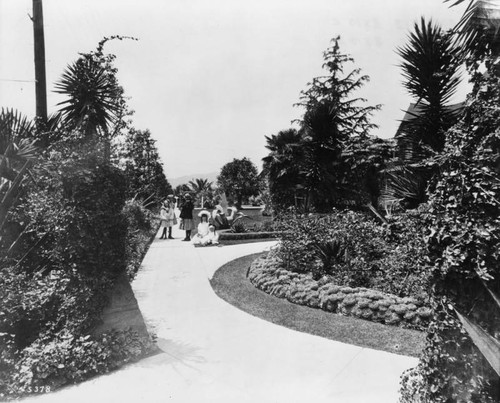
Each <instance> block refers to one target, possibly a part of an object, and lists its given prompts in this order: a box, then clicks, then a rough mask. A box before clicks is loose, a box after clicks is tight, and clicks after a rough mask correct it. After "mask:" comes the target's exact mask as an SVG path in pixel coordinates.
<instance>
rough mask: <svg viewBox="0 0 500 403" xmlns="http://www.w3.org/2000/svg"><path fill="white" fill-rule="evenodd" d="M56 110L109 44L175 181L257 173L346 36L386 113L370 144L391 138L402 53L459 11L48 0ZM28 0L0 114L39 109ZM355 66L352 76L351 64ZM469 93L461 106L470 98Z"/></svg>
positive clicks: (300, 1)
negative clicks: (75, 64)
mask: <svg viewBox="0 0 500 403" xmlns="http://www.w3.org/2000/svg"><path fill="white" fill-rule="evenodd" d="M43 5H44V19H45V47H46V62H47V86H48V94H49V98H48V102H49V111H55V110H56V106H55V105H56V103H57V102H58V101H60V99H59V98H58V96H56V95H55V94H54V93H53V92H52V90H53V88H54V87H53V84H54V83H55V82H56V81H57V80H58V78H59V77H60V75H61V73H62V72H63V70H64V68H65V67H66V65H67V64H68V63H70V62H72V61H74V60H75V59H76V58H77V57H78V52H88V51H90V50H93V49H94V48H95V47H96V46H97V43H98V42H99V41H100V40H101V39H102V38H103V37H104V36H110V35H128V36H134V37H137V38H138V39H139V41H137V42H135V41H113V42H111V43H108V44H107V45H106V47H105V50H107V51H109V52H111V53H114V54H116V56H117V60H116V65H117V67H118V68H119V73H118V77H119V80H120V83H121V84H122V86H123V87H124V89H125V93H126V95H127V97H130V100H129V105H130V107H131V108H132V109H133V110H135V115H134V117H133V120H134V126H135V127H136V128H138V129H150V131H151V132H152V134H153V137H154V138H155V139H156V140H157V146H158V149H159V151H160V155H161V158H162V161H163V163H164V166H165V172H166V175H167V177H169V178H174V177H177V176H182V175H191V174H196V173H202V172H207V173H208V172H213V171H218V170H220V168H221V167H222V165H224V164H225V163H226V162H229V161H231V160H232V159H233V158H242V157H245V156H246V157H249V158H250V159H251V160H252V161H253V162H254V163H255V164H256V165H257V166H258V167H259V168H260V166H261V162H260V160H261V158H262V157H264V156H265V155H266V149H265V147H264V146H265V138H264V136H265V135H271V134H276V133H277V132H278V131H279V130H282V129H287V128H289V127H291V121H292V120H294V119H297V118H299V117H300V116H301V110H300V109H299V108H297V107H293V104H294V103H296V102H297V101H298V100H299V94H300V91H301V90H303V89H305V88H306V84H307V82H309V81H310V80H311V79H312V78H313V77H315V76H318V75H320V74H321V64H322V52H323V51H324V50H325V49H326V48H327V47H328V46H329V44H330V40H331V38H333V37H334V36H336V35H341V38H342V39H341V50H342V51H344V52H346V53H349V54H351V55H352V56H353V57H354V59H355V61H356V65H355V67H360V68H361V69H362V71H363V73H364V74H368V75H369V76H370V77H371V81H370V82H369V83H368V84H367V85H366V86H365V88H363V89H362V90H361V91H360V92H359V95H361V96H364V97H366V98H367V99H368V101H369V103H370V104H372V105H374V104H382V105H383V108H382V110H381V111H380V112H378V113H377V114H376V115H375V117H374V122H375V123H377V124H378V125H379V126H380V128H379V129H378V130H374V131H373V132H372V134H374V135H377V136H380V137H393V135H394V133H395V131H396V128H397V126H398V119H401V117H402V114H403V113H402V112H401V109H404V108H406V106H407V105H408V104H409V102H410V101H411V98H410V97H409V95H408V94H407V93H406V92H405V90H404V88H403V86H402V84H401V80H402V78H401V70H400V69H399V67H398V63H399V59H398V56H397V54H396V53H395V49H396V47H397V46H402V45H404V44H405V42H406V36H407V34H408V33H409V31H410V30H412V26H413V23H414V22H415V21H417V20H419V19H420V16H422V15H423V16H426V17H432V18H433V20H434V21H435V22H438V23H439V24H440V25H441V26H443V27H444V28H449V27H452V26H453V25H454V24H455V23H456V22H457V21H458V19H459V18H460V15H461V13H462V11H463V8H457V9H449V8H448V6H447V5H444V4H443V2H442V1H441V0H349V1H347V0H253V1H248V0H141V1H139V0H136V1H131V0H81V1H75V0H72V1H69V0H43ZM28 14H31V0H0V61H1V62H0V106H6V107H14V108H17V109H19V110H20V111H22V112H24V113H25V114H27V115H28V116H30V117H32V116H33V115H34V111H35V95H34V94H35V89H34V88H35V86H34V65H33V32H32V25H31V21H30V19H29V17H28ZM352 67H354V66H352ZM464 94H465V89H464V90H462V91H460V92H459V94H457V97H456V98H455V100H457V101H459V100H461V98H463V96H464Z"/></svg>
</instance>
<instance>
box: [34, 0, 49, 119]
mask: <svg viewBox="0 0 500 403" xmlns="http://www.w3.org/2000/svg"><path fill="white" fill-rule="evenodd" d="M33 36H34V44H35V81H36V84H35V97H36V117H37V120H38V121H39V122H38V123H39V124H41V125H42V126H43V124H45V123H46V122H47V81H46V76H45V37H44V31H43V7H42V0H33Z"/></svg>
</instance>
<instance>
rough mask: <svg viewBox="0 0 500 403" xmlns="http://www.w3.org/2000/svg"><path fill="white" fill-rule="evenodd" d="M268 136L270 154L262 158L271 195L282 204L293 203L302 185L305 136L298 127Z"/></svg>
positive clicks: (264, 173)
mask: <svg viewBox="0 0 500 403" xmlns="http://www.w3.org/2000/svg"><path fill="white" fill-rule="evenodd" d="M265 138H266V142H267V144H266V148H267V149H268V150H269V154H268V155H267V156H266V157H264V158H262V161H263V171H262V175H263V176H265V177H266V178H267V180H268V183H269V189H270V192H271V197H272V199H273V201H274V202H278V201H279V204H281V205H292V204H293V203H294V200H293V199H292V198H295V196H296V195H295V193H296V189H297V186H300V185H302V182H303V181H302V178H301V165H302V162H303V158H304V138H303V136H302V133H301V132H299V131H297V130H296V129H288V130H282V131H280V132H279V133H278V134H276V135H275V134H273V135H271V136H270V137H269V136H265Z"/></svg>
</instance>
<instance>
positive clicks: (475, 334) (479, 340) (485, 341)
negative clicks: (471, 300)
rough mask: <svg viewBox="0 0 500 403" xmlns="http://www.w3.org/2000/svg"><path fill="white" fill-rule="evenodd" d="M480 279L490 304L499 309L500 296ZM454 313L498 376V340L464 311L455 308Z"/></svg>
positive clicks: (499, 368) (499, 371)
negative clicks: (488, 295)
mask: <svg viewBox="0 0 500 403" xmlns="http://www.w3.org/2000/svg"><path fill="white" fill-rule="evenodd" d="M481 281H482V283H483V285H484V286H485V288H486V290H487V291H488V293H489V294H490V296H491V299H492V301H493V304H492V305H493V306H494V307H495V308H496V309H497V310H500V298H498V296H497V295H495V293H494V292H493V291H492V290H491V289H490V288H489V287H488V285H487V284H486V283H485V282H484V281H483V280H481ZM455 313H456V314H457V317H458V319H459V320H460V322H461V323H462V326H463V328H464V329H465V331H466V332H467V333H468V335H469V337H470V338H471V339H472V341H473V342H474V344H475V345H476V347H477V348H478V349H479V351H480V352H481V354H482V355H483V356H484V358H486V360H487V361H488V362H489V363H490V365H491V367H492V368H493V369H494V370H495V372H496V373H497V375H498V376H499V377H500V342H499V341H498V340H497V339H496V338H494V337H493V336H492V335H490V334H489V333H488V332H486V331H485V330H484V329H482V328H481V327H480V326H479V325H478V324H476V323H475V322H474V320H473V319H471V318H468V317H467V315H466V314H465V313H461V312H459V311H458V310H457V309H456V308H455Z"/></svg>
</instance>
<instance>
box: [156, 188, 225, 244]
mask: <svg viewBox="0 0 500 403" xmlns="http://www.w3.org/2000/svg"><path fill="white" fill-rule="evenodd" d="M193 210H194V204H193V201H192V199H191V195H190V194H189V193H187V194H186V195H184V201H183V203H182V204H181V206H180V216H179V218H180V220H181V222H180V225H179V228H180V229H181V230H184V231H186V237H185V238H184V239H183V241H191V242H192V243H193V245H200V246H207V245H218V244H219V234H218V233H217V231H216V226H215V225H214V222H215V220H216V219H217V217H218V216H219V215H220V214H219V211H218V209H217V208H216V209H215V210H214V214H213V215H212V214H210V212H208V211H207V210H202V211H200V212H199V213H198V217H200V223H199V224H198V227H197V233H196V235H195V236H194V237H193V239H191V232H192V230H193V229H194V228H195V224H194V220H193ZM214 216H215V217H214ZM160 220H161V227H162V228H163V231H162V234H161V237H160V239H174V238H173V237H172V227H173V226H174V225H176V224H177V219H176V217H175V199H174V196H173V195H168V196H167V199H166V200H165V201H164V202H163V203H162V206H161V209H160ZM167 232H168V235H167Z"/></svg>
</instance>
